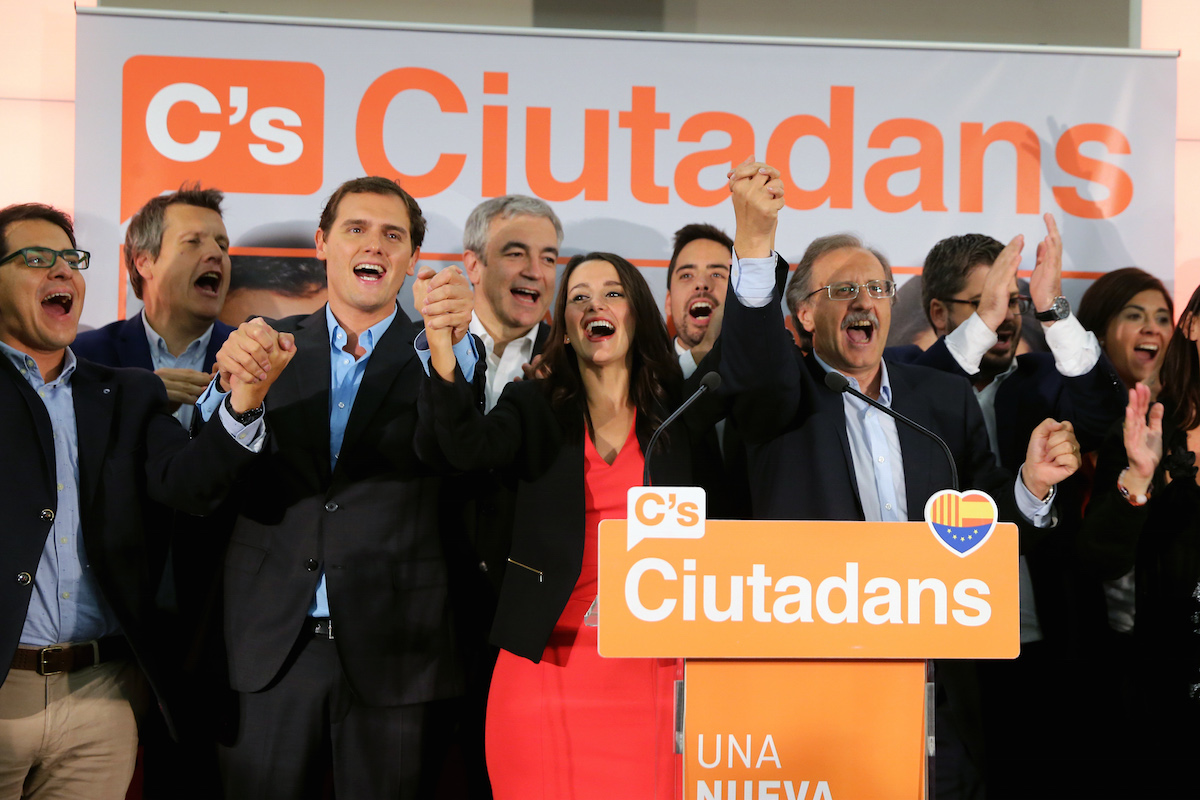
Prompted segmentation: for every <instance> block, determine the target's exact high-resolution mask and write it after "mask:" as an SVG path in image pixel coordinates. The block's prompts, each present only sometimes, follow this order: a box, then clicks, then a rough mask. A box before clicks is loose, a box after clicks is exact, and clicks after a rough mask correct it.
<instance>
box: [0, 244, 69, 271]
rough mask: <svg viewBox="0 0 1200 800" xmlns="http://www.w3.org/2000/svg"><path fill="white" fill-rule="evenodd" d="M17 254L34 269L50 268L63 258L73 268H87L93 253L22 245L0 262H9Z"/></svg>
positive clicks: (26, 264)
mask: <svg viewBox="0 0 1200 800" xmlns="http://www.w3.org/2000/svg"><path fill="white" fill-rule="evenodd" d="M17 256H20V257H21V258H23V259H25V266H27V267H32V268H33V269H50V268H51V267H53V266H54V262H56V261H58V259H59V258H61V259H62V260H63V261H65V262H67V266H68V267H70V268H71V269H87V268H88V261H90V260H91V258H92V254H91V253H89V252H88V251H87V250H51V249H50V248H49V247H22V248H21V249H20V250H16V251H14V252H12V253H9V254H8V255H6V256H5V257H4V258H0V264H7V263H8V262H9V261H12V260H13V259H14V258H16V257H17Z"/></svg>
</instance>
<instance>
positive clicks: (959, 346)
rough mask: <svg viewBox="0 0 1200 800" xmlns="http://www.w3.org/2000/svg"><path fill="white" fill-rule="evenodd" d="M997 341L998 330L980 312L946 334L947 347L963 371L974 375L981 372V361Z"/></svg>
mask: <svg viewBox="0 0 1200 800" xmlns="http://www.w3.org/2000/svg"><path fill="white" fill-rule="evenodd" d="M997 341H999V337H998V336H996V332H995V331H994V330H992V329H991V328H989V327H988V326H987V323H986V322H984V321H983V320H982V319H980V318H979V315H978V314H972V315H971V316H969V317H967V321H966V322H964V323H963V324H962V325H959V326H958V327H957V328H955V329H954V330H952V331H950V333H948V334H946V349H947V350H949V351H950V355H952V356H954V360H955V361H956V362H958V365H959V366H960V367H962V370H963V372H965V373H967V374H968V375H974V374H976V373H977V372H979V362H980V361H982V360H983V357H984V355H986V354H987V351H988V350H990V349H992V346H993V345H994V344H996V342H997Z"/></svg>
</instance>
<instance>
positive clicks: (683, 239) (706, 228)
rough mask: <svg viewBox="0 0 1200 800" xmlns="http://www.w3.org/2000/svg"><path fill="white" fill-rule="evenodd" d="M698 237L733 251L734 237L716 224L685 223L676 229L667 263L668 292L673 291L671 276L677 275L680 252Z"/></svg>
mask: <svg viewBox="0 0 1200 800" xmlns="http://www.w3.org/2000/svg"><path fill="white" fill-rule="evenodd" d="M698 239H709V240H711V241H714V242H716V243H717V244H721V245H724V246H725V247H726V248H727V249H728V250H729V252H730V253H732V252H733V239H730V238H729V234H727V233H725V231H723V230H721V229H720V228H718V227H717V226H716V225H709V224H708V223H707V222H693V223H691V224H690V225H684V226H683V227H682V228H680V229H679V230H677V231H675V244H674V245H673V246H672V248H671V261H670V263H668V264H667V291H668V292H669V291H671V278H672V277H673V276H674V275H675V262H676V261H678V260H679V253H680V252H681V251H682V250H683V248H685V247H687V246H688V245H689V244H691V243H692V242H694V241H696V240H698Z"/></svg>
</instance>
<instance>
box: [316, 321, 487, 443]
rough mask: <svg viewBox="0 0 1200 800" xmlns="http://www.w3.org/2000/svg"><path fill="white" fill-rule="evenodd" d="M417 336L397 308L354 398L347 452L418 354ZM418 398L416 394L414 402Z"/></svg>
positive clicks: (348, 426)
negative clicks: (415, 341)
mask: <svg viewBox="0 0 1200 800" xmlns="http://www.w3.org/2000/svg"><path fill="white" fill-rule="evenodd" d="M416 335H417V327H416V326H415V325H414V324H413V323H412V322H411V321H410V320H409V319H408V317H407V316H405V314H404V311H403V310H399V311H397V312H396V318H395V319H394V320H392V324H391V325H390V326H388V329H387V330H386V331H384V334H383V336H381V337H380V338H379V342H378V344H376V345H375V349H374V350H372V351H371V360H370V361H368V362H367V371H366V373H364V374H363V379H362V383H361V384H360V385H359V387H358V394H357V395H356V396H355V398H354V409H353V410H352V411H351V412H350V419H349V421H348V422H347V423H346V435H345V436H344V437H343V438H342V450H343V451H346V450H347V449H349V448H350V447H351V446H353V445H354V444H356V443H357V442H358V440H359V439H360V438H361V437H362V435H363V433H364V432H365V431H366V429H367V426H368V425H369V424H370V422H371V420H372V419H373V418H374V417H375V414H376V412H378V411H379V407H380V406H381V405H382V404H383V400H384V398H385V397H387V394H388V392H389V391H390V390H391V388H392V384H394V383H395V382H396V379H397V378H398V377H400V373H401V372H402V371H403V370H404V368H405V366H407V365H408V362H409V361H411V360H413V359H414V358H416V357H417V351H416V350H414V349H413V339H414V338H415V337H416ZM480 361H483V359H480ZM485 363H486V362H485ZM415 399H416V397H415V394H414V401H415ZM326 427H328V425H327V426H326Z"/></svg>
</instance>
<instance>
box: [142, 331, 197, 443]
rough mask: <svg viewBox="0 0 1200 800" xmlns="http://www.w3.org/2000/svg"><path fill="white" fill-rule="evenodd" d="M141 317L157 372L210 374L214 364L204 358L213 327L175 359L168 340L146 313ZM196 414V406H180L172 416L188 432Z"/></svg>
mask: <svg viewBox="0 0 1200 800" xmlns="http://www.w3.org/2000/svg"><path fill="white" fill-rule="evenodd" d="M141 316H142V327H144V328H145V329H146V342H147V343H148V344H149V345H150V363H151V364H153V365H154V369H155V370H160V369H191V370H195V371H196V372H203V373H208V372H209V369H210V368H211V367H212V364H205V363H204V356H205V354H206V353H207V352H208V343H209V341H210V340H211V339H212V332H213V326H212V325H209V326H208V330H206V331H205V332H204V334H203V335H202V336H201V337H200V338H199V339H196V340H194V341H193V342H192V343H191V344H189V345H188V346H187V349H185V350H184V351H183V353H182V354H180V355H179V357H175V356H173V355H171V351H170V350H168V349H167V340H166V339H164V338H163V337H161V336H159V335H158V331H156V330H154V328H151V327H150V320H148V319H146V312H145V311H142V312H141ZM194 413H195V407H194V406H189V405H186V404H180V406H179V408H177V409H175V413H174V414H172V415H171V416H173V417H175V419H177V420H179V424H180V425H182V426H183V427H184V430H188V429H189V428H190V426H191V424H192V415H193V414H194Z"/></svg>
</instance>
